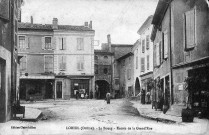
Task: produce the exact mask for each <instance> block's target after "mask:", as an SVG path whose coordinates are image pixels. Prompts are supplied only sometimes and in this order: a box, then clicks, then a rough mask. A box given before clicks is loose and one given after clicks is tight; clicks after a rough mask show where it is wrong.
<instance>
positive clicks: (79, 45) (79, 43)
mask: <svg viewBox="0 0 209 135" xmlns="http://www.w3.org/2000/svg"><path fill="white" fill-rule="evenodd" d="M77 50H84V42H83V38H77Z"/></svg>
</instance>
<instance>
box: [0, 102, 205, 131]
mask: <svg viewBox="0 0 209 135" xmlns="http://www.w3.org/2000/svg"><path fill="white" fill-rule="evenodd" d="M23 105H25V106H26V107H30V108H33V109H39V110H41V111H42V113H43V116H42V118H41V119H40V120H39V121H38V122H26V121H14V120H12V121H9V122H7V123H4V124H0V134H1V135H5V133H7V134H60V133H63V134H68V133H73V134H112V133H114V134H139V133H142V134H168V133H171V134H197V133H203V131H205V130H206V128H207V127H195V128H194V127H193V124H192V123H191V124H187V125H179V124H165V123H161V122H157V121H152V120H148V119H145V118H142V117H140V114H139V112H138V111H137V110H136V109H135V108H134V107H132V103H130V102H129V101H128V100H126V99H118V100H111V104H106V102H105V101H104V100H74V99H72V100H68V101H66V100H57V101H53V100H50V101H37V102H33V103H29V102H27V103H24V104H23ZM21 126H22V127H25V129H21V128H22V127H21ZM18 127H20V129H18ZM34 129H35V130H34Z"/></svg>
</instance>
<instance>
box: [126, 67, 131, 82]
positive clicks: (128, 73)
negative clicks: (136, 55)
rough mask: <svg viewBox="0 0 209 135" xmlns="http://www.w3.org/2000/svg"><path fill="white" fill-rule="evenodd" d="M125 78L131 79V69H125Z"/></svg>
mask: <svg viewBox="0 0 209 135" xmlns="http://www.w3.org/2000/svg"><path fill="white" fill-rule="evenodd" d="M127 78H128V80H130V79H131V69H127Z"/></svg>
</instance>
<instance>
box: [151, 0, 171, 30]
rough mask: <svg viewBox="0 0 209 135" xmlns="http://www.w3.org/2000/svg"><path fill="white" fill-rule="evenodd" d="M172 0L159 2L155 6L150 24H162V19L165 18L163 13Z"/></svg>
mask: <svg viewBox="0 0 209 135" xmlns="http://www.w3.org/2000/svg"><path fill="white" fill-rule="evenodd" d="M171 1H172V0H159V1H158V4H157V8H156V10H155V13H154V16H153V19H152V24H154V25H156V26H159V25H160V23H161V22H162V19H163V18H164V16H165V12H166V10H167V8H168V6H169V4H170V2H171Z"/></svg>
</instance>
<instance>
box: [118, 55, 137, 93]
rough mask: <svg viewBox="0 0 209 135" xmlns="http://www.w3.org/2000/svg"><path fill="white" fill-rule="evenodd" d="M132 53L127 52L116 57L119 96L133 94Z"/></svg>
mask: <svg viewBox="0 0 209 135" xmlns="http://www.w3.org/2000/svg"><path fill="white" fill-rule="evenodd" d="M133 58H134V55H133V53H132V52H129V53H127V54H125V55H123V56H121V57H120V58H118V59H117V62H118V67H119V78H120V79H119V80H120V94H121V97H132V96H134V83H133V82H134V81H133V80H134V72H133V70H134V66H133V65H134V59H133Z"/></svg>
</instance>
